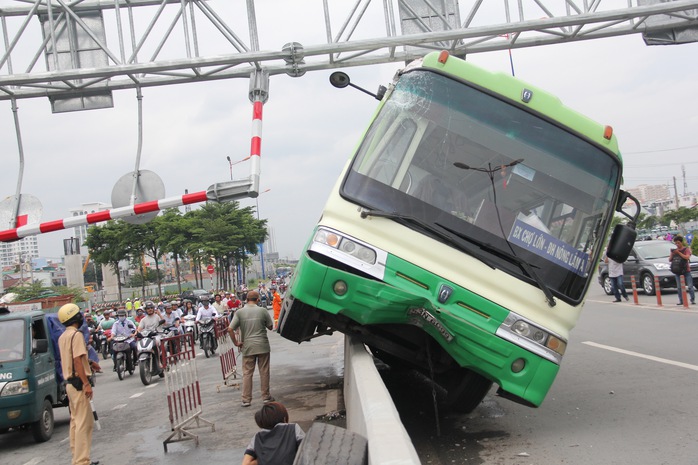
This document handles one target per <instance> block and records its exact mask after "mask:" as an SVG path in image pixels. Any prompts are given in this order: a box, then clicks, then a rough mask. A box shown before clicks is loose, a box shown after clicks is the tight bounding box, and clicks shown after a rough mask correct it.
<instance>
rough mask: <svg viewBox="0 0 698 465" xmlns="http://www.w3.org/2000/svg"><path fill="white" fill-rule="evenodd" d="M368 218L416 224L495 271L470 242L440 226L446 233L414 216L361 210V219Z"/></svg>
mask: <svg viewBox="0 0 698 465" xmlns="http://www.w3.org/2000/svg"><path fill="white" fill-rule="evenodd" d="M369 216H375V217H378V218H388V219H391V220H402V221H408V222H410V223H413V224H416V225H418V226H419V227H420V228H422V229H424V230H425V231H427V232H429V233H431V234H432V235H434V236H436V237H438V238H439V239H441V240H442V241H445V242H447V243H449V244H451V245H454V246H456V247H457V248H458V249H459V250H462V251H463V252H465V253H467V254H468V255H470V256H472V257H474V258H476V259H478V260H480V261H481V262H482V263H484V264H485V265H487V266H489V267H490V268H492V269H495V266H494V265H492V263H491V261H490V260H489V259H487V258H486V257H485V256H484V255H482V254H481V253H479V252H478V251H477V249H476V248H475V247H473V245H472V241H470V242H468V241H466V240H464V238H463V237H461V236H460V235H458V234H456V235H455V236H454V235H453V233H452V231H451V230H449V229H447V228H443V226H441V225H439V226H441V227H442V228H443V229H446V231H441V230H439V229H436V228H434V227H433V226H432V225H431V224H429V223H427V222H426V221H423V220H420V219H419V218H416V217H414V216H410V215H404V214H402V213H396V212H386V211H382V210H366V209H361V218H367V217H369ZM447 231H448V232H447Z"/></svg>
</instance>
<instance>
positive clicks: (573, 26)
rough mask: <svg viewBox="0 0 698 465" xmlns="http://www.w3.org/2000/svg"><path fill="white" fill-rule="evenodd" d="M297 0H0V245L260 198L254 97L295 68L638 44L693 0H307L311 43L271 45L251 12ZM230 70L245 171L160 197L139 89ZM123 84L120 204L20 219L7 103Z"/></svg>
mask: <svg viewBox="0 0 698 465" xmlns="http://www.w3.org/2000/svg"><path fill="white" fill-rule="evenodd" d="M315 1H317V0H315ZM298 3H300V2H285V3H283V4H280V3H279V2H276V1H272V0H266V1H261V0H257V1H255V0H246V1H245V2H243V1H242V0H239V1H231V0H72V1H71V0H13V1H12V0H0V100H9V101H10V102H11V105H12V110H13V113H14V118H15V126H16V132H17V141H18V146H19V159H20V165H19V180H18V183H17V189H16V194H15V196H14V199H13V201H12V205H11V208H10V211H9V212H7V213H9V214H8V215H4V216H7V217H8V218H9V220H8V223H9V224H8V225H7V226H8V227H9V228H10V229H8V230H4V231H0V242H6V241H14V240H18V239H21V238H23V237H26V236H29V235H35V234H41V233H44V232H50V231H56V230H60V229H65V228H68V227H74V226H77V225H84V224H93V223H97V222H101V221H106V220H108V219H115V218H122V219H124V220H125V221H129V222H134V223H138V222H143V221H147V218H146V216H150V217H152V216H153V215H156V214H157V212H158V211H159V210H161V209H162V208H170V207H174V206H179V205H188V204H191V203H196V202H202V201H206V200H219V201H220V200H234V199H239V198H244V197H253V198H254V197H257V196H258V195H259V177H260V173H261V169H260V147H261V121H262V107H263V104H264V102H265V101H266V100H267V98H268V96H269V77H270V76H272V75H278V74H287V75H290V76H293V77H300V76H302V75H304V74H305V73H306V72H308V71H314V70H322V69H334V68H344V67H351V66H364V65H374V64H381V63H390V62H405V61H409V60H412V59H415V58H418V57H421V56H423V55H424V54H426V53H427V52H429V51H431V50H434V49H437V50H443V49H445V50H449V51H450V52H451V53H452V54H454V55H459V56H466V55H468V54H471V53H478V52H486V51H493V50H502V49H512V48H521V47H532V46H538V45H546V44H557V43H563V42H573V41H580V40H589V39H598V38H605V37H612V36H621V35H627V34H638V33H641V34H643V38H644V39H645V42H646V43H648V44H673V43H683V42H693V41H696V40H698V38H696V37H695V36H696V33H695V32H694V30H695V26H696V25H698V0H677V1H665V0H470V1H465V0H460V1H459V0H354V2H353V3H351V2H350V1H348V0H322V4H321V6H322V9H321V10H320V9H318V10H317V11H314V10H312V7H313V5H315V4H316V3H311V2H307V3H308V4H307V5H306V4H305V2H304V3H303V5H302V6H301V7H299V8H298V9H297V11H294V13H298V15H299V18H287V17H282V18H281V19H282V21H284V24H292V25H293V26H296V28H298V27H299V26H300V28H302V29H299V30H300V31H301V32H302V33H303V37H311V39H307V40H310V43H308V42H306V43H302V42H300V41H293V38H290V39H291V42H289V43H287V44H286V45H284V46H282V47H281V49H266V48H264V47H262V46H261V44H262V43H266V42H265V40H266V39H267V37H266V36H263V35H260V30H262V31H263V32H266V30H264V28H260V27H259V26H260V25H259V24H258V22H257V10H256V9H257V7H259V6H262V7H263V8H265V9H266V13H268V14H269V16H270V17H272V19H274V20H278V19H279V18H278V17H279V15H280V13H279V12H278V11H274V10H279V9H280V8H281V6H280V5H283V7H285V8H289V7H293V6H294V5H296V4H298ZM269 10H272V12H271V13H269ZM259 11H263V9H260V10H259ZM285 13H288V11H286V12H285ZM262 25H263V26H266V27H267V29H269V25H268V24H262ZM313 28H317V29H313ZM291 29H293V28H291V27H289V30H291ZM279 32H284V31H283V30H279V29H278V27H277V29H276V30H273V31H271V34H270V36H271V35H273V36H274V37H272V38H271V39H270V40H274V41H276V40H278V39H277V37H278V35H279V34H278V33H279ZM313 34H316V36H313ZM230 78H248V79H249V80H250V91H249V98H250V100H251V101H252V103H253V124H252V126H253V131H252V143H251V153H250V157H249V158H250V159H251V167H250V176H249V177H248V178H247V179H240V180H231V181H230V182H223V183H217V184H214V185H212V186H210V187H209V188H208V189H207V190H206V191H202V192H198V193H196V194H189V195H185V196H179V197H173V198H162V197H163V195H164V194H161V193H160V192H156V191H157V190H156V189H150V187H152V186H153V185H155V184H158V182H159V178H157V177H156V175H154V173H145V172H143V171H141V170H140V167H139V164H140V154H141V146H142V107H141V102H142V98H141V96H142V95H141V91H142V88H145V87H152V86H163V85H169V84H182V83H189V82H202V81H210V80H218V79H230ZM123 89H135V90H136V95H137V98H138V105H139V107H138V108H139V109H138V123H139V137H138V150H137V155H136V163H135V169H134V170H133V172H132V173H128V174H127V175H125V176H124V177H122V179H121V180H119V182H117V185H116V186H115V188H114V191H113V192H112V199H114V198H115V195H114V193H115V192H116V193H119V194H123V195H119V198H120V199H121V200H119V201H116V202H115V201H114V200H113V201H112V203H117V205H114V206H115V207H116V208H115V209H113V210H110V211H107V212H99V213H98V214H91V215H84V216H81V217H72V218H68V219H65V220H58V221H50V222H46V223H38V222H34V223H31V221H32V220H29V221H30V223H31V224H25V223H26V217H27V215H26V214H25V215H22V213H23V210H24V209H25V207H23V205H24V204H25V203H26V202H24V201H23V200H22V194H21V188H22V176H23V169H24V168H23V167H24V155H23V150H22V143H21V133H20V130H19V121H18V117H17V101H18V100H20V99H27V98H36V97H48V99H49V100H50V101H51V105H52V109H53V111H54V112H63V111H76V110H87V109H92V108H104V107H111V106H112V105H113V100H112V92H113V91H115V90H123ZM145 174H149V175H150V174H152V176H150V178H148V176H144V175H145ZM148 179H150V180H148ZM122 181H123V182H122ZM163 192H164V190H163ZM129 194H130V195H129ZM0 213H2V212H0ZM24 213H26V211H24ZM29 216H31V215H29ZM22 217H23V218H25V219H24V220H20V218H22ZM34 221H36V220H34ZM3 226H5V225H4V224H3V225H0V227H3Z"/></svg>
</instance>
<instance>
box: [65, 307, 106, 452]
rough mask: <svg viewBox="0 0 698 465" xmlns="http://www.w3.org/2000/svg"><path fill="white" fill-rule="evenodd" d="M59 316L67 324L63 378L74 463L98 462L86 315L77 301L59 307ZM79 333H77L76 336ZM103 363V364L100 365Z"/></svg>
mask: <svg viewBox="0 0 698 465" xmlns="http://www.w3.org/2000/svg"><path fill="white" fill-rule="evenodd" d="M58 320H59V321H60V322H61V323H62V324H63V325H64V326H65V327H66V328H65V331H64V332H63V334H61V337H60V338H58V348H59V352H60V355H61V366H62V370H63V379H65V380H66V388H65V390H66V394H67V395H68V405H69V407H70V451H71V453H72V456H73V461H72V463H73V465H95V464H98V463H99V462H92V461H91V460H90V449H91V447H92V430H93V429H94V417H93V416H92V407H91V405H90V402H91V401H92V396H93V392H92V385H91V384H90V377H91V376H92V366H93V365H91V364H90V362H89V361H88V359H87V345H86V344H85V339H84V338H83V337H81V336H82V334H81V333H79V330H78V329H79V328H80V326H82V323H83V320H84V317H83V315H82V313H81V312H80V308H79V307H78V306H77V305H75V304H65V305H63V306H62V307H61V308H60V309H59V310H58ZM76 336H77V337H76ZM97 367H99V365H97Z"/></svg>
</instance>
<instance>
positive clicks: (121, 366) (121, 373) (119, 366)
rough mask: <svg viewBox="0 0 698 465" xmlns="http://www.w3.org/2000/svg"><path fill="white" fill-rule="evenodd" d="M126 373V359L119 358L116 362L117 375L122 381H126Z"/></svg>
mask: <svg viewBox="0 0 698 465" xmlns="http://www.w3.org/2000/svg"><path fill="white" fill-rule="evenodd" d="M124 371H126V370H125V368H124V359H123V358H119V359H117V360H116V375H117V376H118V377H119V380H120V381H121V380H123V379H124Z"/></svg>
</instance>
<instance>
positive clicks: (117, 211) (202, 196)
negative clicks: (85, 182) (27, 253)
mask: <svg viewBox="0 0 698 465" xmlns="http://www.w3.org/2000/svg"><path fill="white" fill-rule="evenodd" d="M206 200H209V196H208V194H207V192H206V191H201V192H195V193H193V194H184V195H180V196H178V197H170V198H166V199H161V200H153V201H150V202H143V203H138V204H135V205H128V206H126V207H119V208H114V209H112V210H104V211H101V212H95V213H88V214H87V215H80V216H72V217H70V218H64V219H62V220H55V221H47V222H45V223H34V224H27V225H24V226H20V227H18V228H14V229H7V230H5V231H0V242H11V241H16V240H18V239H22V238H23V237H27V236H34V235H37V234H42V233H47V232H53V231H60V230H62V229H69V228H74V227H76V226H83V225H86V224H95V223H101V222H103V221H109V220H116V219H118V218H126V217H129V216H136V215H141V214H143V213H150V212H155V211H160V210H164V209H167V208H173V207H181V206H182V205H189V204H192V203H199V202H205V201H206Z"/></svg>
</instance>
